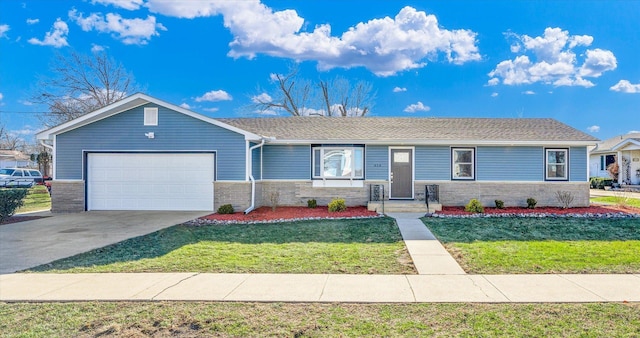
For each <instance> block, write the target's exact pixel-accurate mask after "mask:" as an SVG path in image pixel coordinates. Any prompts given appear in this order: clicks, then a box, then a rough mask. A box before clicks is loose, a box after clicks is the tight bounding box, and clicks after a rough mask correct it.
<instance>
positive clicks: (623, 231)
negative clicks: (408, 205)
mask: <svg viewBox="0 0 640 338" xmlns="http://www.w3.org/2000/svg"><path fill="white" fill-rule="evenodd" d="M423 222H424V223H425V224H426V225H427V227H428V228H429V229H430V230H431V231H432V232H433V233H434V235H436V237H438V239H439V240H440V241H441V242H443V244H444V245H445V247H446V248H447V250H449V252H450V253H451V254H452V255H453V256H454V258H456V260H458V262H459V263H460V265H461V266H462V268H463V269H465V271H467V272H469V273H478V274H509V273H638V272H640V219H637V218H635V219H588V218H576V217H569V218H565V217H559V218H550V217H549V218H527V217H524V218H517V217H506V218H499V217H491V218H423Z"/></svg>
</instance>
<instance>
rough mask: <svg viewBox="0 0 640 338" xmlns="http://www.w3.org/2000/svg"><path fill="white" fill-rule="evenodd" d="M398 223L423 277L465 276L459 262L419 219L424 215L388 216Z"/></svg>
mask: <svg viewBox="0 0 640 338" xmlns="http://www.w3.org/2000/svg"><path fill="white" fill-rule="evenodd" d="M387 216H390V217H393V218H395V219H396V223H398V228H400V234H402V239H404V243H405V244H406V246H407V250H408V251H409V255H410V256H411V259H412V260H413V264H414V266H415V267H416V270H418V274H421V275H464V274H465V272H464V270H462V268H461V267H460V265H459V264H458V262H456V260H455V259H454V258H453V257H451V255H450V254H449V252H448V251H447V250H446V249H445V248H444V247H443V246H442V244H441V243H440V242H439V241H438V240H437V239H436V237H435V236H434V235H433V234H432V233H431V231H429V229H427V227H426V226H424V223H422V221H421V220H420V219H419V218H420V217H422V216H424V214H415V213H397V214H388V215H387Z"/></svg>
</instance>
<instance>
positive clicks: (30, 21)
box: [27, 18, 40, 25]
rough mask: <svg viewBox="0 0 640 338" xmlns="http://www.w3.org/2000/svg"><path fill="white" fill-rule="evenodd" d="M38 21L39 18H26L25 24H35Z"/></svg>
mask: <svg viewBox="0 0 640 338" xmlns="http://www.w3.org/2000/svg"><path fill="white" fill-rule="evenodd" d="M38 22H40V19H30V18H29V19H27V25H35V24H37V23H38Z"/></svg>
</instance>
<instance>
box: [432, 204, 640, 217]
mask: <svg viewBox="0 0 640 338" xmlns="http://www.w3.org/2000/svg"><path fill="white" fill-rule="evenodd" d="M617 212H624V213H640V210H639V209H637V208H621V207H618V206H613V205H611V206H609V205H607V206H601V205H597V206H596V205H592V206H590V207H587V208H568V209H562V208H556V207H536V208H535V209H527V208H522V207H507V208H504V209H498V208H487V207H485V208H484V213H485V214H489V215H496V214H533V213H536V214H541V213H548V214H553V215H566V214H608V213H617ZM438 213H439V214H444V215H471V213H470V212H466V211H464V207H444V206H443V207H442V211H439V212H438Z"/></svg>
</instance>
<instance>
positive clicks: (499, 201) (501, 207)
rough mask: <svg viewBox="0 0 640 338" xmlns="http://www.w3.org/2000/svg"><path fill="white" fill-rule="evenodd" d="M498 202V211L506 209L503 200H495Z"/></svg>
mask: <svg viewBox="0 0 640 338" xmlns="http://www.w3.org/2000/svg"><path fill="white" fill-rule="evenodd" d="M495 202H496V208H498V209H504V202H503V201H501V200H495Z"/></svg>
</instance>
